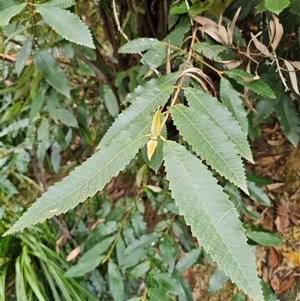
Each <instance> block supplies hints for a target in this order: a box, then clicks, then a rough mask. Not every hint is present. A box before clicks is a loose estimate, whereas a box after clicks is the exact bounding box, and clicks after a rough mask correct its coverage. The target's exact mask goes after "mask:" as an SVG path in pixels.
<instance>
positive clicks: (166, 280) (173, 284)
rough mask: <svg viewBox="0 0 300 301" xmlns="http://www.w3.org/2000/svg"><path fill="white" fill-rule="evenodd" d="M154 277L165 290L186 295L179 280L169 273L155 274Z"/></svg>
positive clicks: (178, 294)
mask: <svg viewBox="0 0 300 301" xmlns="http://www.w3.org/2000/svg"><path fill="white" fill-rule="evenodd" d="M153 278H154V279H155V280H156V281H157V283H158V284H159V286H160V287H162V288H164V289H165V291H167V292H171V293H172V294H175V295H177V296H180V295H184V291H183V289H182V287H181V285H180V283H179V282H178V281H177V279H174V278H172V277H171V276H170V274H168V273H159V274H155V275H154V276H153Z"/></svg>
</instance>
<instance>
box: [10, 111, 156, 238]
mask: <svg viewBox="0 0 300 301" xmlns="http://www.w3.org/2000/svg"><path fill="white" fill-rule="evenodd" d="M150 123H151V118H150V116H149V117H148V118H144V120H143V121H141V122H140V123H135V124H132V125H131V126H130V127H128V129H127V131H122V132H120V133H119V134H118V135H116V139H114V140H113V141H111V143H110V144H109V145H107V146H105V147H103V148H101V149H100V150H99V151H98V152H97V153H95V154H94V155H93V156H92V157H90V158H89V159H87V160H86V161H85V162H84V163H83V164H82V165H81V166H79V167H77V168H76V169H75V170H74V171H72V172H71V173H70V175H69V176H67V177H66V178H64V180H63V181H62V182H59V183H57V184H55V185H54V186H52V187H51V188H49V190H48V191H47V192H46V193H44V194H43V195H42V196H41V197H40V198H39V199H38V200H37V201H36V202H35V203H34V204H33V205H32V207H31V208H29V209H28V211H27V212H25V213H24V214H23V215H22V216H21V218H20V219H19V220H18V221H17V222H16V223H15V224H14V225H13V226H12V227H11V228H10V229H9V230H8V231H7V232H6V233H5V235H7V234H10V233H13V232H15V231H20V230H22V229H24V228H25V227H28V226H29V225H32V224H36V223H38V222H41V221H44V220H45V219H47V218H51V217H52V216H54V215H58V214H61V213H64V212H66V211H68V210H69V209H71V208H74V207H75V206H76V205H77V204H79V203H80V202H83V201H85V200H86V198H88V197H90V196H93V195H94V194H95V193H96V192H97V191H98V190H101V189H103V187H104V185H105V184H106V183H107V182H108V181H109V180H110V179H111V178H112V177H114V176H116V175H117V174H118V173H119V172H120V171H121V170H122V169H124V167H125V166H126V164H128V163H129V162H130V160H132V159H133V158H134V156H135V154H136V152H137V151H138V150H139V149H140V148H141V147H142V146H143V144H145V142H146V140H147V139H146V138H145V136H144V135H145V133H146V131H148V128H149V126H150ZM129 135H131V136H129Z"/></svg>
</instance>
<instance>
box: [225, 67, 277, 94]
mask: <svg viewBox="0 0 300 301" xmlns="http://www.w3.org/2000/svg"><path fill="white" fill-rule="evenodd" d="M225 74H226V75H228V76H229V77H230V78H233V79H234V80H235V81H236V82H237V83H238V84H240V85H242V86H245V87H247V88H248V89H249V90H251V91H253V92H255V93H257V94H258V95H261V96H263V97H266V98H276V96H275V94H274V92H273V91H272V89H271V88H270V87H269V86H268V85H267V84H266V83H265V82H263V81H262V80H260V79H257V80H254V79H253V78H254V76H253V75H252V74H250V73H248V72H246V71H244V70H241V69H231V70H228V71H226V72H225Z"/></svg>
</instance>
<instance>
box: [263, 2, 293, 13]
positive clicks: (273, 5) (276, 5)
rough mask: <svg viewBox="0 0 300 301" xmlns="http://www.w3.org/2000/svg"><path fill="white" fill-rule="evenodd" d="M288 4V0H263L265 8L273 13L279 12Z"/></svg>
mask: <svg viewBox="0 0 300 301" xmlns="http://www.w3.org/2000/svg"><path fill="white" fill-rule="evenodd" d="M289 5H290V0H265V6H266V8H267V9H268V10H269V11H271V12H272V13H275V14H280V13H281V12H282V11H283V10H284V9H285V8H286V7H288V6H289Z"/></svg>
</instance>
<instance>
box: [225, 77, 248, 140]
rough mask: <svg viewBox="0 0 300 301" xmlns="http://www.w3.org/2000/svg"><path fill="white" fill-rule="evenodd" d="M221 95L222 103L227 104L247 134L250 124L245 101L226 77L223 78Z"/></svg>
mask: <svg viewBox="0 0 300 301" xmlns="http://www.w3.org/2000/svg"><path fill="white" fill-rule="evenodd" d="M220 97H221V100H222V103H223V104H224V105H225V106H226V108H227V109H228V111H229V112H230V113H231V114H232V115H233V117H234V118H235V119H236V120H237V121H238V123H239V124H240V126H241V128H242V130H243V131H244V133H245V134H246V135H247V134H248V126H249V125H248V119H247V113H246V111H245V109H244V104H243V101H242V99H241V98H240V94H239V93H238V92H237V91H236V90H235V89H234V88H233V87H232V85H231V84H230V82H229V81H228V80H227V79H225V78H224V77H222V78H221V84H220Z"/></svg>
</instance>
